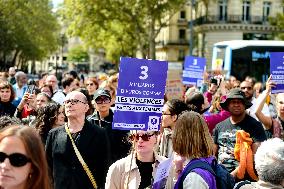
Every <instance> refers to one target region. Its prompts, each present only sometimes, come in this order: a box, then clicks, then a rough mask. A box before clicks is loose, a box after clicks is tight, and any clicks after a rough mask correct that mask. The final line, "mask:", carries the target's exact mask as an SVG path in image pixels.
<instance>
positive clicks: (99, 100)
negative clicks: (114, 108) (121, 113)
mask: <svg viewBox="0 0 284 189" xmlns="http://www.w3.org/2000/svg"><path fill="white" fill-rule="evenodd" d="M95 102H96V103H97V104H108V103H110V98H97V99H96V100H95Z"/></svg>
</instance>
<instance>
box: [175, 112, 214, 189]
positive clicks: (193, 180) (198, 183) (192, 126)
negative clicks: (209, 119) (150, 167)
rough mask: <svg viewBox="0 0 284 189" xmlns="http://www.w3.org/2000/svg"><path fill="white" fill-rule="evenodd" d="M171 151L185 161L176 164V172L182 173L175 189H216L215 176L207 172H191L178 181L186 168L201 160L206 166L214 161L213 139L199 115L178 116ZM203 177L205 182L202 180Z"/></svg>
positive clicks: (187, 113)
mask: <svg viewBox="0 0 284 189" xmlns="http://www.w3.org/2000/svg"><path fill="white" fill-rule="evenodd" d="M173 150H174V151H175V152H176V153H177V155H178V156H180V157H182V158H184V159H185V161H184V162H183V163H182V164H179V165H177V164H176V171H177V172H180V171H182V172H181V173H180V177H179V179H178V180H177V183H176V185H175V189H178V188H181V186H183V188H198V189H213V188H216V179H215V176H214V175H213V174H211V173H210V172H209V171H207V170H202V171H192V172H190V173H189V174H188V175H186V177H185V179H184V180H183V181H182V180H181V179H180V178H181V176H182V175H183V174H184V173H185V172H186V169H187V167H188V166H190V165H191V164H192V163H194V162H195V161H197V160H201V161H204V162H207V163H208V164H212V162H213V161H214V157H213V139H212V137H211V135H210V133H209V130H208V127H207V124H206V122H205V120H204V118H203V117H202V116H201V115H200V114H199V113H196V112H193V111H186V112H184V113H182V114H181V115H180V116H179V118H178V120H177V122H176V127H175V130H174V133H173ZM179 163H181V162H179ZM184 167H185V168H184ZM194 170H195V169H194ZM204 175H205V176H206V178H207V180H205V179H204V178H205V177H204Z"/></svg>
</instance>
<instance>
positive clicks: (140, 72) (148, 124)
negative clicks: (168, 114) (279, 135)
mask: <svg viewBox="0 0 284 189" xmlns="http://www.w3.org/2000/svg"><path fill="white" fill-rule="evenodd" d="M167 69H168V62H166V61H157V60H145V59H137V58H126V57H122V58H121V61H120V71H119V80H118V88H117V94H116V101H115V110H114V118H113V124H112V128H113V129H120V130H156V131H157V130H159V126H160V123H161V115H162V107H163V103H164V94H165V86H166V77H167Z"/></svg>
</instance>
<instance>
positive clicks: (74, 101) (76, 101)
mask: <svg viewBox="0 0 284 189" xmlns="http://www.w3.org/2000/svg"><path fill="white" fill-rule="evenodd" d="M69 102H70V103H71V104H72V105H75V104H78V103H79V102H81V103H83V104H86V102H83V101H81V100H78V99H70V100H65V101H64V104H65V105H66V104H68V103H69Z"/></svg>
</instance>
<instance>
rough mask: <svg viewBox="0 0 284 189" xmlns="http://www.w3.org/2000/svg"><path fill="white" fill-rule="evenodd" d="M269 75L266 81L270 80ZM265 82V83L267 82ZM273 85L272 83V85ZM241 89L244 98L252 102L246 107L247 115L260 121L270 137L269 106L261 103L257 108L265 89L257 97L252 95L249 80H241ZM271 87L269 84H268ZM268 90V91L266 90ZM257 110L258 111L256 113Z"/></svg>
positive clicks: (270, 119)
mask: <svg viewBox="0 0 284 189" xmlns="http://www.w3.org/2000/svg"><path fill="white" fill-rule="evenodd" d="M270 79H271V76H270V77H269V78H268V80H267V83H269V82H271V81H270ZM267 83H266V84H267ZM273 86H274V85H273ZM240 88H241V90H242V91H243V92H244V93H245V97H246V100H247V101H249V102H251V103H252V106H251V107H249V108H247V109H246V112H247V114H248V115H250V116H251V117H253V118H254V119H256V120H257V121H259V122H261V124H262V126H263V128H264V129H265V134H266V135H267V137H268V138H271V133H270V131H269V129H270V128H271V125H272V117H271V114H270V111H269V107H268V105H267V104H266V103H264V104H263V106H262V109H261V110H257V109H258V107H259V104H260V103H261V101H262V99H263V96H265V95H266V93H267V90H265V91H264V92H263V93H261V94H260V95H259V97H258V98H255V97H254V94H253V93H254V91H253V84H252V82H250V81H243V82H242V83H241V85H240ZM270 89H271V86H270ZM268 92H269V91H268ZM257 112H258V113H257Z"/></svg>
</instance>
